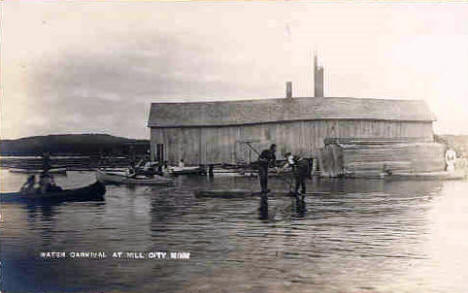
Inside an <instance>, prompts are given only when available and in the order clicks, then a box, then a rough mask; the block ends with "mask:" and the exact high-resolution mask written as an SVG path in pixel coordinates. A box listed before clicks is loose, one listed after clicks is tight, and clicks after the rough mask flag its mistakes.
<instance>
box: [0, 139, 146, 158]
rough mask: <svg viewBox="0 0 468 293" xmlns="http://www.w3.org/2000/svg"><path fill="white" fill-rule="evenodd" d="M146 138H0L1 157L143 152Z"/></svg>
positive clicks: (144, 151)
mask: <svg viewBox="0 0 468 293" xmlns="http://www.w3.org/2000/svg"><path fill="white" fill-rule="evenodd" d="M148 149H149V141H148V140H146V139H128V138H123V137H116V136H112V135H108V134H63V135H60V134H59V135H47V136H32V137H26V138H20V139H4V140H0V155H2V156H37V155H41V154H43V153H44V152H49V153H51V154H52V155H99V154H103V155H124V154H128V153H129V152H131V151H133V152H135V153H137V154H141V153H146V152H147V150H148Z"/></svg>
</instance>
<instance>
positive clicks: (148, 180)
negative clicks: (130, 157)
mask: <svg viewBox="0 0 468 293" xmlns="http://www.w3.org/2000/svg"><path fill="white" fill-rule="evenodd" d="M96 178H97V180H98V181H99V182H102V183H104V184H105V183H113V184H129V185H164V186H171V185H173V184H174V181H173V180H172V179H170V178H165V177H162V176H159V175H154V177H146V176H144V177H141V176H136V177H129V176H127V175H126V174H125V173H123V172H120V173H117V172H105V171H102V170H97V171H96Z"/></svg>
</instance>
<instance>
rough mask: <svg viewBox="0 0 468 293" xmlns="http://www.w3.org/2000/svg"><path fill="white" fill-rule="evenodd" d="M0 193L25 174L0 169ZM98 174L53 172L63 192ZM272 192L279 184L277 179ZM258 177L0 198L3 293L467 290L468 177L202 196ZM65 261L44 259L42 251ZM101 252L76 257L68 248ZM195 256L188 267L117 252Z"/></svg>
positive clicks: (253, 184) (313, 184) (324, 183)
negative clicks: (289, 193)
mask: <svg viewBox="0 0 468 293" xmlns="http://www.w3.org/2000/svg"><path fill="white" fill-rule="evenodd" d="M0 175H1V188H2V190H3V191H14V190H17V189H18V188H19V187H20V186H21V184H22V182H23V181H24V180H25V176H24V175H21V174H11V173H8V172H7V171H5V170H3V171H1V174H0ZM93 180H94V174H93V173H92V172H69V175H68V176H67V177H59V176H57V177H56V181H57V182H58V183H59V184H60V185H62V186H63V187H78V186H82V185H86V184H88V183H90V182H92V181H93ZM272 181H273V182H272V184H271V185H272V189H273V188H274V189H282V190H286V189H287V186H285V183H284V182H283V181H281V180H278V179H276V180H274V179H273V180H272ZM200 187H207V188H208V187H209V188H226V189H229V188H252V189H258V184H257V180H256V179H255V178H214V180H213V181H209V180H208V179H207V178H203V177H179V178H177V184H176V186H175V187H172V188H159V187H136V188H128V187H126V186H108V188H107V193H106V199H105V201H103V202H74V203H62V204H58V205H47V206H46V205H27V204H17V203H15V204H13V203H8V204H6V203H5V204H2V206H1V212H2V222H1V236H0V237H1V247H0V248H1V265H2V285H1V286H2V288H3V290H2V291H4V292H343V293H344V292H429V293H432V292H451V293H454V292H460V293H462V292H468V282H467V280H468V192H467V191H468V182H467V181H453V182H449V181H446V182H437V181H425V182H421V181H394V182H390V181H388V182H385V181H381V180H323V179H322V180H318V179H314V180H313V181H309V182H308V187H309V190H310V191H314V192H316V193H315V195H313V196H309V197H307V198H306V199H305V203H304V204H303V203H301V202H296V200H295V199H294V198H289V197H276V198H275V197H272V198H270V199H269V201H268V206H267V207H266V206H264V205H262V202H261V200H260V199H259V198H249V199H236V200H233V199H231V200H228V199H197V198H195V197H194V196H193V190H195V189H197V188H200ZM47 251H56V252H66V255H67V257H66V258H60V259H51V258H41V257H40V253H41V252H47ZM83 251H92V252H105V253H106V254H107V257H106V258H102V259H89V258H72V257H69V255H70V253H71V252H83ZM120 251H122V252H142V253H143V254H144V256H148V254H147V253H148V252H189V253H190V259H187V260H182V259H178V260H176V259H149V258H145V259H129V258H121V259H118V258H112V252H120Z"/></svg>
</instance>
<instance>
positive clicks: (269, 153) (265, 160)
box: [258, 144, 276, 194]
mask: <svg viewBox="0 0 468 293" xmlns="http://www.w3.org/2000/svg"><path fill="white" fill-rule="evenodd" d="M275 153H276V144H272V145H271V146H270V148H269V149H266V150H263V151H262V152H261V154H260V156H259V157H258V177H259V179H260V187H261V189H262V191H261V192H262V193H263V194H267V193H268V192H269V191H270V190H269V189H268V168H269V167H272V168H273V167H275V163H276V156H275Z"/></svg>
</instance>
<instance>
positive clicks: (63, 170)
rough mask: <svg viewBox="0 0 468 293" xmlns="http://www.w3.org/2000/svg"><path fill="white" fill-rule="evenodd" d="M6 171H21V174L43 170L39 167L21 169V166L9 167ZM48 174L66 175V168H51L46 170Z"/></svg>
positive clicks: (41, 171)
mask: <svg viewBox="0 0 468 293" xmlns="http://www.w3.org/2000/svg"><path fill="white" fill-rule="evenodd" d="M8 171H10V172H12V173H22V174H41V173H43V172H44V170H41V169H23V168H10V169H8ZM48 172H49V174H57V175H66V174H67V168H52V169H49V170H48Z"/></svg>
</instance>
